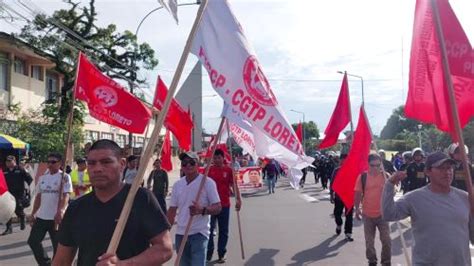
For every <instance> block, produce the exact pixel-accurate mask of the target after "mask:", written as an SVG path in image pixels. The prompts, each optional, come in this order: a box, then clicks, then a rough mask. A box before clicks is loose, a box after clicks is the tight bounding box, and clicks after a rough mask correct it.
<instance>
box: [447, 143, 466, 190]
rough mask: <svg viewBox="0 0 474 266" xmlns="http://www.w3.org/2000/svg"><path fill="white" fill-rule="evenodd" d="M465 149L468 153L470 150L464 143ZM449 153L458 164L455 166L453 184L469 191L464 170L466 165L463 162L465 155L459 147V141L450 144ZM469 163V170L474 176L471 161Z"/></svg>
mask: <svg viewBox="0 0 474 266" xmlns="http://www.w3.org/2000/svg"><path fill="white" fill-rule="evenodd" d="M464 149H465V150H466V154H468V153H469V150H468V148H467V146H466V145H464ZM448 154H449V157H451V159H453V160H454V161H456V165H455V166H454V178H453V183H452V184H451V186H453V187H456V188H459V189H462V190H464V191H467V189H466V182H465V181H464V180H465V179H466V178H465V177H466V174H465V172H464V166H463V164H462V160H463V156H462V154H461V149H460V148H459V143H453V144H451V145H449V147H448ZM468 165H469V166H470V169H469V170H470V173H471V178H472V166H471V165H470V164H469V163H468Z"/></svg>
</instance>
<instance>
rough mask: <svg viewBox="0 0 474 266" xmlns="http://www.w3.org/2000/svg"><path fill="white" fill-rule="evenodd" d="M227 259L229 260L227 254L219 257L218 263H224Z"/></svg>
mask: <svg viewBox="0 0 474 266" xmlns="http://www.w3.org/2000/svg"><path fill="white" fill-rule="evenodd" d="M226 260H227V258H226V257H225V256H224V257H219V259H218V260H217V261H216V263H218V264H222V263H225V261H226Z"/></svg>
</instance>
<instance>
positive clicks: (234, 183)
mask: <svg viewBox="0 0 474 266" xmlns="http://www.w3.org/2000/svg"><path fill="white" fill-rule="evenodd" d="M226 126H227V134H229V136H230V134H231V133H230V127H229V121H228V120H227V119H226ZM229 146H230V147H229V149H230V151H229V152H230V156H231V158H232V162H233V161H234V155H233V154H232V141H231V142H230V145H229ZM232 162H231V163H232ZM231 169H232V180H233V185H234V194H235V200H236V202H237V191H238V190H237V180H236V177H235V172H234V167H233V166H232V165H231ZM239 194H240V191H239ZM239 196H240V195H239ZM240 198H241V199H240V201H242V197H241V196H240ZM235 213H236V214H237V226H238V229H239V240H240V253H241V255H242V260H245V251H244V241H243V238H242V226H241V223H240V211H239V210H237V209H236V210H235Z"/></svg>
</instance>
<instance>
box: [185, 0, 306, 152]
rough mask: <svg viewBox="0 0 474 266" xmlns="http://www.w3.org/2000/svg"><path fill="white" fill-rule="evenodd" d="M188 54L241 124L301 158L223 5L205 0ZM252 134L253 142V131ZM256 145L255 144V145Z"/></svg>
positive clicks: (217, 0) (221, 0)
mask: <svg viewBox="0 0 474 266" xmlns="http://www.w3.org/2000/svg"><path fill="white" fill-rule="evenodd" d="M191 52H192V53H193V54H195V55H196V56H197V57H198V58H199V60H200V61H201V63H202V65H203V66H204V68H205V69H207V71H208V73H209V77H210V79H211V83H212V85H213V87H214V89H215V90H216V91H217V93H218V94H219V95H220V96H221V97H222V98H223V99H224V101H225V102H226V103H227V104H229V105H230V106H231V107H232V108H233V109H234V110H236V111H237V112H239V113H240V114H241V115H242V117H243V118H244V120H245V121H247V122H249V124H250V125H252V127H253V128H256V129H258V130H259V132H261V133H262V134H263V135H266V136H268V138H270V139H271V140H272V142H277V143H279V144H280V146H283V147H285V148H286V150H287V151H288V152H289V153H292V154H294V156H295V157H299V156H304V151H303V148H302V146H301V144H300V142H299V140H298V138H297V137H296V134H295V132H294V130H293V128H292V127H291V125H290V123H288V121H287V119H286V117H285V116H284V115H283V112H282V110H281V108H280V106H279V105H278V102H277V99H276V97H275V95H274V94H273V92H272V89H271V87H270V83H269V82H268V80H267V78H266V77H265V75H264V74H263V70H262V67H261V66H260V64H259V62H258V61H257V57H256V55H255V52H254V51H253V49H252V48H251V47H250V45H249V44H248V42H247V39H246V38H245V36H244V34H243V30H242V28H241V27H240V24H239V22H238V21H237V19H236V18H235V16H234V14H233V13H232V11H231V10H230V8H229V6H228V3H227V1H225V0H209V2H208V5H207V7H206V9H205V11H204V15H203V18H202V21H201V24H200V26H199V28H198V30H197V33H196V36H195V38H194V41H193V45H192V48H191ZM232 122H233V121H232ZM234 123H235V122H234ZM253 133H254V136H255V138H256V140H257V136H256V133H255V131H254V132H253ZM258 142H259V140H257V141H256V142H255V143H256V144H257V145H258V144H259V143H258ZM257 150H258V149H257Z"/></svg>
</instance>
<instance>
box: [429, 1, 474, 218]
mask: <svg viewBox="0 0 474 266" xmlns="http://www.w3.org/2000/svg"><path fill="white" fill-rule="evenodd" d="M431 7H432V10H433V17H434V21H435V25H436V33H437V37H438V41H439V46H440V51H441V57H442V63H443V64H442V65H443V74H444V81H445V82H446V84H447V85H448V95H449V105H450V108H451V116H452V117H451V119H452V121H453V122H454V129H455V132H456V136H457V138H458V141H459V150H460V152H461V155H462V166H463V170H464V176H465V179H464V182H466V190H467V192H468V194H469V203H470V207H471V213H474V197H473V194H472V179H471V173H470V167H469V164H468V158H467V153H466V148H465V146H464V138H463V135H462V129H461V122H460V121H459V113H458V108H457V103H456V97H455V95H454V87H453V81H452V79H451V71H450V69H449V63H448V54H447V52H446V44H445V42H444V34H443V29H442V27H441V19H440V17H439V10H438V5H437V4H436V2H435V0H431Z"/></svg>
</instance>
